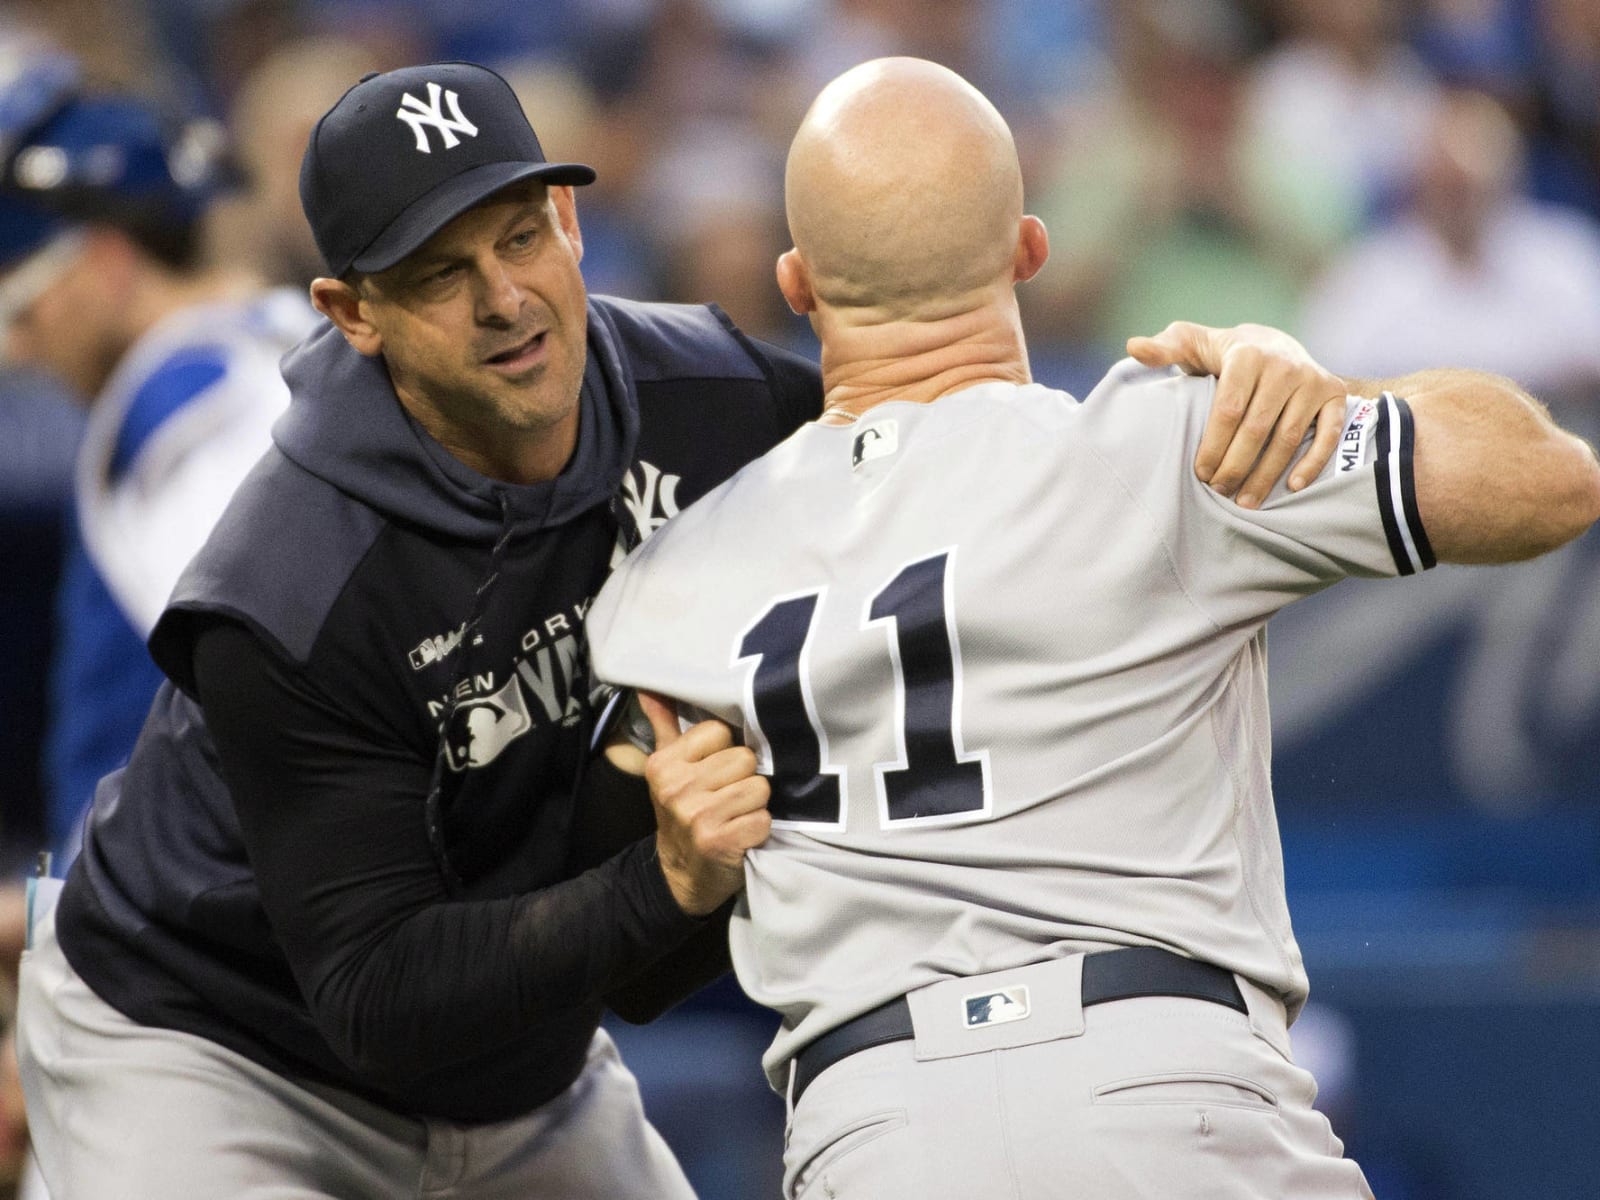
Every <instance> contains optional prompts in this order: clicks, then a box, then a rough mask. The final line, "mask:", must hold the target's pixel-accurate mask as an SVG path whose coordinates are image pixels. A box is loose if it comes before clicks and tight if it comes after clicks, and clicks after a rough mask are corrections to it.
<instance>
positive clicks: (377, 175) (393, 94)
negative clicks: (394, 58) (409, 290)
mask: <svg viewBox="0 0 1600 1200" xmlns="http://www.w3.org/2000/svg"><path fill="white" fill-rule="evenodd" d="M521 179H542V180H545V181H546V182H548V183H552V184H574V185H580V184H586V183H593V182H594V170H593V169H592V168H590V167H586V166H584V165H583V164H582V163H553V162H547V161H546V160H545V156H544V151H543V150H542V149H541V148H540V146H539V139H538V137H537V136H535V134H534V132H533V127H532V126H531V125H529V124H528V118H527V116H526V115H525V114H524V113H523V111H522V105H521V103H520V102H519V101H518V100H517V95H516V93H515V92H514V91H512V90H511V85H510V84H509V83H507V82H506V81H505V80H504V79H502V78H501V77H500V76H499V75H497V74H496V73H495V72H493V71H491V70H489V68H487V67H480V66H478V65H477V64H475V63H467V62H445V63H430V64H427V65H425V66H419V67H402V68H401V69H399V70H397V71H389V72H386V73H384V74H381V75H379V74H373V75H367V76H364V77H363V78H362V80H361V82H359V83H357V84H356V85H355V86H354V87H352V88H351V89H350V90H349V91H347V92H346V93H345V94H344V95H343V96H342V97H340V99H339V102H338V103H337V104H335V105H334V106H333V107H332V108H331V109H329V110H328V111H327V112H326V113H324V114H323V117H322V119H321V120H320V121H318V122H317V125H316V128H315V129H313V130H312V131H311V140H310V142H309V143H308V144H307V146H306V153H305V158H304V159H303V160H302V161H301V164H300V203H301V206H302V207H303V208H304V209H305V213H306V220H307V221H309V222H310V224H311V233H312V236H313V237H314V238H315V239H316V243H317V249H318V250H320V251H321V252H322V257H323V259H324V260H325V261H326V262H327V264H328V271H329V273H330V274H332V275H334V276H339V275H343V274H344V273H345V272H346V271H348V270H349V269H350V268H352V267H354V268H355V269H356V270H358V271H369V272H370V271H382V270H385V269H386V268H388V267H392V266H394V264H395V263H397V262H399V261H400V260H401V259H402V258H404V257H405V256H406V255H408V254H410V253H411V252H412V251H413V250H415V249H417V248H418V247H419V246H421V245H422V244H423V243H424V242H426V241H427V240H428V239H429V238H430V237H432V236H433V235H434V234H435V233H437V232H438V231H439V230H440V229H442V228H443V227H444V226H445V225H447V224H449V223H450V221H452V220H454V219H455V218H456V217H458V216H460V215H461V214H462V213H464V212H466V211H467V209H469V208H472V207H473V206H474V205H476V204H478V203H479V202H481V201H483V200H485V199H487V198H488V197H489V196H491V195H493V194H494V193H495V192H498V191H499V190H500V189H501V188H503V187H505V186H506V185H508V184H511V183H515V182H517V181H518V180H521Z"/></svg>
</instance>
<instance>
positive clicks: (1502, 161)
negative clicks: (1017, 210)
mask: <svg viewBox="0 0 1600 1200" xmlns="http://www.w3.org/2000/svg"><path fill="white" fill-rule="evenodd" d="M51 52H62V53H65V54H67V55H70V56H72V57H73V58H74V59H76V60H77V62H78V63H79V64H81V67H82V70H83V72H84V74H85V75H86V76H87V77H88V78H90V79H92V80H93V81H94V82H95V83H96V84H97V85H99V86H103V87H107V88H118V89H125V90H128V91H131V92H134V93H136V94H138V95H140V96H142V97H144V98H146V99H147V100H149V101H151V102H153V103H156V104H159V105H160V106H162V107H163V108H166V109H169V110H170V111H172V112H174V113H180V112H181V113H189V114H199V115H202V116H205V117H207V118H210V119H211V120H213V121H214V122H216V123H217V126H218V127H219V128H220V129H222V130H225V131H226V132H227V134H228V135H229V138H230V140H231V143H232V146H233V153H234V155H235V156H236V158H237V162H238V165H239V166H240V167H241V168H242V170H243V173H244V176H245V177H246V178H247V179H248V181H249V186H248V188H246V189H244V190H242V191H240V192H239V193H238V194H237V195H235V196H233V197H232V198H230V199H227V200H225V201H222V202H219V203H217V204H215V205H213V206H212V207H211V209H210V211H209V212H208V214H207V217H206V221H207V226H206V230H205V234H206V247H207V248H206V251H205V255H206V257H207V259H208V260H210V261H212V262H214V263H217V264H223V265H225V266H226V267H227V268H228V270H229V271H230V272H233V273H236V274H240V275H249V276H251V277H253V279H254V281H255V282H256V283H257V284H259V285H260V286H262V287H270V286H278V285H287V286H289V287H292V288H294V289H296V290H299V291H303V289H304V286H305V284H306V283H307V282H309V280H310V279H311V278H312V277H313V276H315V275H317V274H319V273H320V264H319V261H318V258H317V255H316V251H315V248H314V246H313V244H312V242H311V238H310V233H309V230H308V229H307V228H306V225H305V221H304V218H303V217H302V215H301V210H300V203H299V195H298V171H299V163H300V158H301V153H302V150H303V148H304V145H305V141H306V138H307V135H308V133H309V131H310V129H311V127H312V125H313V124H314V122H315V121H316V119H317V118H318V117H319V116H320V115H321V114H322V112H324V111H325V110H326V109H327V108H328V107H329V106H330V105H331V104H332V103H333V102H334V101H335V100H336V99H337V98H338V97H339V95H340V94H341V93H342V92H343V91H344V90H345V89H346V88H347V87H348V86H350V85H351V84H353V83H354V82H355V81H356V80H357V79H358V78H359V77H360V76H361V75H362V74H363V73H365V72H367V71H375V70H386V69H389V68H391V67H395V66H399V65H402V64H405V63H411V62H422V61H429V60H437V59H468V60H472V61H477V62H483V63H486V64H489V65H492V66H495V67H496V68H497V69H499V70H500V71H501V72H502V73H503V74H505V75H506V76H507V77H508V78H509V79H510V80H511V81H512V82H513V84H514V85H515V86H516V88H517V89H518V91H519V93H520V94H521V96H522V98H523V102H524V105H525V107H526V109H527V111H528V113H529V114H530V116H531V118H532V121H533V123H534V126H535V128H536V129H537V130H538V132H539V134H540V137H541V139H542V141H543V143H544V147H545V150H546V152H547V154H548V156H549V157H550V158H551V159H553V160H561V159H565V160H577V161H581V162H586V163H589V164H591V165H592V166H594V167H595V169H596V170H597V171H598V174H599V180H598V182H597V183H595V184H594V185H593V186H592V187H589V188H586V189H585V190H584V191H583V193H582V194H581V196H580V197H579V219H580V221H581V224H582V229H583V243H584V274H585V276H586V279H587V282H588V285H589V287H590V289H591V290H592V291H597V292H609V293H614V294H620V295H625V296H634V297H640V298H649V299H663V300H682V301H704V300H715V301H717V302H718V303H720V304H721V305H722V306H723V307H724V308H726V309H727V310H728V312H729V313H730V314H731V315H732V316H733V317H734V319H735V320H736V321H737V322H738V323H739V324H740V325H742V326H743V327H744V328H745V329H746V330H748V331H750V332H751V333H753V334H755V335H757V336H759V337H763V338H766V339H768V340H771V341H775V342H779V343H784V344H788V345H792V346H795V347H797V348H800V349H801V350H802V351H805V350H808V349H810V348H811V346H812V342H811V334H810V331H809V328H808V327H807V325H806V324H805V322H804V321H803V320H800V319H799V318H796V317H794V316H793V315H792V314H790V313H789V311H788V310H787V308H786V307H785V305H784V303H783V301H782V298H781V297H780V295H779V293H778V290H777V288H776V286H775V284H774V282H773V262H774V260H775V259H776V257H777V255H778V254H779V253H780V252H781V251H782V250H783V249H785V248H786V247H787V245H788V240H787V234H786V231H785V228H784V220H783V156H784V150H785V148H786V146H787V143H788V140H789V137H790V135H791V133H792V131H793V130H794V128H795V126H796V125H797V123H798V121H799V119H800V116H801V114H802V112H803V110H804V107H805V105H806V103H807V102H808V101H809V99H810V97H811V96H813V95H814V94H815V93H816V91H817V89H818V88H819V87H820V86H821V85H822V84H823V83H824V82H826V81H827V80H828V79H830V78H832V77H833V76H834V75H836V74H837V73H838V72H840V71H841V70H843V69H845V68H846V67H848V66H850V65H852V64H854V63H856V62H859V61H862V60H864V59H867V58H872V57H876V56H879V55H883V54H890V53H903V54H913V55H918V56H921V57H925V58H930V59H933V60H936V61H938V62H941V63H944V64H946V65H948V66H950V67H952V68H954V69H955V70H957V71H959V72H961V73H962V74H964V75H965V76H967V77H968V78H969V79H971V80H972V81H973V82H974V83H975V84H977V85H978V86H979V87H980V88H981V89H983V90H984V91H985V92H986V93H987V94H988V95H989V96H991V97H992V98H994V100H995V101H996V103H997V105H998V107H999V108H1000V110H1001V111H1002V113H1004V114H1005V116H1006V117H1007V119H1008V120H1009V121H1010V122H1011V124H1012V126H1013V129H1014V131H1015V133H1016V136H1017V142H1018V145H1019V148H1020V150H1021V152H1022V154H1023V168H1024V174H1025V178H1026V180H1027V185H1028V190H1029V205H1028V207H1029V209H1030V210H1031V211H1033V212H1036V213H1038V214H1039V215H1040V216H1041V217H1043V219H1044V220H1045V223H1046V225H1047V226H1048V228H1049V230H1050V234H1051V246H1052V255H1051V260H1050V263H1049V265H1048V266H1047V267H1046V269H1045V270H1044V272H1043V273H1042V274H1041V275H1040V276H1039V278H1038V279H1036V280H1035V281H1034V282H1032V283H1031V284H1030V285H1029V286H1028V287H1027V288H1025V289H1024V290H1023V293H1022V296H1023V302H1024V305H1025V316H1026V319H1027V322H1028V328H1029V339H1030V343H1031V346H1032V347H1033V354H1034V364H1033V365H1034V373H1035V375H1036V376H1037V377H1039V378H1040V379H1041V380H1043V381H1045V382H1048V383H1050V384H1053V385H1055V386H1060V387H1064V388H1066V389H1068V390H1071V391H1077V392H1079V393H1080V394H1081V393H1082V391H1083V390H1086V389H1087V386H1088V385H1089V384H1091V383H1092V382H1093V381H1094V380H1095V379H1097V378H1098V377H1099V376H1100V375H1101V374H1102V373H1103V371H1104V369H1105V368H1106V366H1108V365H1109V363H1110V362H1111V361H1112V360H1113V359H1114V358H1116V357H1118V356H1120V354H1121V346H1122V344H1123V342H1124V340H1125V339H1126V338H1127V337H1128V336H1130V335H1133V334H1139V333H1153V332H1155V331H1157V330H1159V329H1160V328H1161V327H1163V326H1164V325H1165V324H1166V323H1167V322H1168V321H1170V320H1173V319H1177V318H1180V317H1181V318H1185V319H1190V320H1196V321H1201V322H1205V323H1210V324H1219V325H1226V324H1233V323H1237V322H1241V321H1259V322H1264V323H1268V324H1272V325H1276V326H1279V327H1281V328H1285V329H1287V330H1289V331H1291V332H1293V333H1295V334H1297V335H1298V336H1299V337H1300V338H1301V339H1302V340H1303V341H1304V342H1305V343H1306V344H1307V346H1308V347H1309V348H1310V349H1311V351H1312V352H1313V353H1314V354H1315V355H1317V356H1318V357H1319V358H1320V359H1321V360H1322V361H1323V362H1324V363H1325V364H1326V365H1327V366H1329V367H1331V368H1332V369H1334V370H1336V371H1338V372H1340V373H1343V374H1346V375H1351V376H1357V377H1368V376H1371V377H1376V376H1390V375H1397V374H1402V373H1404V372H1407V371H1410V370H1414V369H1419V368H1423V367H1427V366H1433V365H1439V364H1444V363H1449V364H1453V365H1460V366H1472V367H1479V368H1484V369H1488V370H1494V371H1498V372H1501V373H1504V374H1506V375H1510V376H1512V377H1513V378H1515V379H1517V380H1518V381H1519V382H1520V383H1522V384H1523V385H1525V386H1527V387H1528V388H1530V389H1531V390H1532V391H1533V392H1535V394H1538V395H1541V396H1544V397H1546V398H1550V399H1558V398H1559V399H1560V400H1562V401H1563V402H1571V403H1578V404H1585V403H1589V404H1594V405H1595V406H1596V407H1600V2H1597V0H451V2H449V3H440V2H438V0H0V76H3V75H6V74H8V73H14V72H15V71H16V70H18V69H19V64H20V65H23V66H25V65H26V64H27V63H28V62H30V61H33V60H35V59H38V58H40V57H42V56H45V55H47V54H49V53H51ZM3 117H4V114H3V113H0V118H3ZM0 232H3V231H0ZM57 374H59V372H58V373H57ZM97 386H98V385H96V387H82V386H79V387H76V388H75V387H74V381H73V380H71V379H60V378H55V377H54V376H52V375H51V374H50V373H48V372H41V371H38V370H27V369H22V368H19V367H17V366H16V365H7V364H0V549H3V553H4V556H5V562H6V570H5V571H4V572H0V621H4V622H5V623H6V624H5V628H6V629H7V631H8V632H9V633H11V634H12V637H11V638H9V639H8V642H9V646H8V650H7V653H6V654H5V655H3V656H0V728H3V729H4V730H5V734H4V735H3V736H0V869H3V870H4V873H5V875H6V877H8V878H15V877H16V875H17V874H19V873H20V872H21V870H22V869H23V865H24V863H25V862H26V860H27V859H28V858H29V857H30V856H31V854H32V852H33V850H34V849H36V848H37V847H38V846H40V845H42V844H45V843H46V842H47V841H50V840H51V831H50V830H49V829H48V828H47V824H46V817H45V812H46V809H47V806H48V804H49V802H50V801H51V797H50V796H49V794H48V793H49V791H50V788H51V786H52V785H51V784H50V783H49V782H48V780H49V775H48V773H46V775H45V776H44V778H45V780H46V782H44V783H41V763H40V757H41V756H40V751H39V747H40V745H41V744H43V743H44V741H45V739H46V738H47V737H48V730H46V729H45V728H44V725H45V723H46V720H47V718H46V715H45V714H46V713H47V712H48V711H49V706H48V705H47V704H46V703H45V702H44V700H43V691H44V688H45V684H44V682H43V681H44V678H45V673H46V663H47V661H48V658H49V655H50V647H51V644H52V637H53V636H55V633H56V631H57V621H56V619H55V617H54V616H53V608H52V606H53V605H54V604H55V603H56V601H55V600H54V599H53V597H54V596H55V594H56V592H55V589H56V585H57V579H58V576H59V574H60V573H61V571H62V569H63V565H62V564H63V562H64V558H63V551H62V546H63V545H64V544H69V543H70V540H71V539H70V536H69V535H70V532H71V527H72V525H73V521H74V517H73V516H72V515H71V514H72V509H71V502H70V497H71V494H72V491H73V486H74V484H73V473H74V455H75V447H76V445H77V442H78V439H79V438H80V436H81V429H82V425H83V417H82V410H83V409H84V408H85V407H87V405H88V404H89V398H90V396H92V395H93V394H94V392H95V391H96V390H97ZM85 392H86V393H88V394H87V395H83V394H76V393H85ZM69 565H70V564H69ZM58 699H59V698H58ZM69 699H70V697H69ZM58 707H59V704H58ZM55 799H56V801H57V803H59V801H60V798H59V797H56V798H55ZM57 833H59V831H57ZM4 904H5V898H4V895H0V907H3V905H4ZM8 924H15V922H14V921H13V920H9V918H8V916H7V914H6V913H5V912H3V911H0V936H4V929H5V927H6V926H7V925H8ZM3 993H4V989H3V988H0V995H3ZM0 1017H3V1014H0ZM0 1024H3V1021H0ZM3 1082H4V1081H3V1080H0V1094H4V1092H5V1089H4V1087H3ZM16 1124H17V1122H16V1121H15V1119H14V1118H13V1119H9V1120H7V1121H5V1122H0V1135H3V1134H4V1133H5V1131H6V1130H9V1129H12V1128H15V1126H16ZM7 1151H8V1147H5V1146H0V1161H3V1160H5V1159H6V1158H7V1157H8V1154H7Z"/></svg>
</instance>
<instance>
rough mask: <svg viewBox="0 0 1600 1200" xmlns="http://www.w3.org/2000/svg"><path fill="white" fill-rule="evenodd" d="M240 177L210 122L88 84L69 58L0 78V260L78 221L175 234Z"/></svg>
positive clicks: (43, 59) (37, 63) (51, 59)
mask: <svg viewBox="0 0 1600 1200" xmlns="http://www.w3.org/2000/svg"><path fill="white" fill-rule="evenodd" d="M239 182H240V175H239V173H238V171H237V169H236V168H235V167H234V165H233V163H232V161H231V159H230V157H229V156H228V154H227V151H226V146H225V139H224V137H223V135H222V130H221V126H220V125H218V124H217V123H216V122H214V121H206V120H191V121H186V122H171V121H168V120H166V119H164V117H163V115H162V114H161V112H159V111H158V110H157V109H156V108H155V107H153V106H152V105H151V104H150V103H149V102H147V101H144V100H141V99H137V98H135V97H132V96H126V95H117V94H109V93H106V94H100V93H94V92H91V91H89V90H87V89H86V88H85V87H84V85H83V80H82V77H81V75H80V74H79V71H78V69H77V66H76V65H75V64H74V63H73V62H72V61H71V60H70V59H66V58H62V57H59V56H48V57H41V58H36V59H34V60H33V61H32V62H30V63H29V64H28V65H26V66H25V67H23V68H22V69H21V70H19V71H17V72H15V73H14V74H13V75H12V76H11V77H10V78H9V79H7V80H4V81H0V266H3V265H4V264H5V263H7V262H10V261H15V260H16V259H18V258H20V257H22V256H23V255H26V254H28V253H30V252H31V251H32V250H34V249H36V248H38V247H39V246H40V245H42V244H43V243H44V242H45V241H47V240H48V239H49V238H50V237H51V236H52V235H53V233H55V232H56V231H57V230H58V229H59V228H60V227H61V226H62V225H64V224H70V223H75V222H85V221H88V222H97V223H104V224H111V225H116V226H119V227H121V228H125V229H128V230H130V231H133V232H136V233H144V234H147V235H153V236H157V237H160V236H163V235H170V234H173V233H179V234H181V233H182V232H183V231H186V230H188V229H189V228H191V227H192V226H193V225H194V224H195V222H196V220H197V219H198V218H199V216H200V214H201V213H203V212H204V211H205V210H206V208H207V207H208V206H209V205H210V204H211V202H212V201H213V200H214V199H215V198H216V197H217V196H218V195H220V194H222V193H223V192H226V191H228V190H230V189H232V188H233V187H235V186H237V185H238V183H239Z"/></svg>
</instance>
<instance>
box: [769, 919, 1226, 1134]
mask: <svg viewBox="0 0 1600 1200" xmlns="http://www.w3.org/2000/svg"><path fill="white" fill-rule="evenodd" d="M1139 996H1180V997H1183V998H1185V999H1189V1000H1209V1001H1211V1003H1213V1004H1221V1005H1225V1006H1226V1007H1228V1008H1231V1009H1235V1010H1237V1011H1238V1012H1248V1011H1249V1010H1248V1009H1246V1008H1245V1003H1244V997H1243V996H1242V995H1241V994H1240V992H1239V984H1238V983H1237V981H1235V979H1234V978H1233V973H1232V972H1231V971H1224V970H1223V969H1222V968H1221V967H1216V966H1212V965H1211V964H1210V963H1207V962H1200V961H1199V960H1198V959H1193V958H1184V957H1183V956H1182V955H1181V954H1174V953H1172V952H1171V951H1170V950H1163V949H1161V948H1160V947H1159V946H1128V947H1126V948H1124V949H1121V950H1104V951H1101V952H1100V953H1098V954H1088V955H1085V956H1084V959H1083V1007H1085V1008H1088V1007H1089V1006H1090V1005H1093V1004H1105V1003H1106V1002H1107V1001H1110V1000H1132V999H1134V998H1135V997H1139ZM915 1036H916V1033H915V1031H914V1030H913V1029H912V1028H911V1006H910V1005H909V1004H907V1003H906V999H905V997H904V996H902V997H900V998H899V999H898V1000H891V1001H889V1003H887V1004H884V1005H880V1006H879V1007H877V1008H875V1009H873V1010H872V1011H871V1012H865V1013H862V1014H861V1015H860V1016H859V1017H857V1018H856V1019H855V1020H853V1021H846V1022H845V1023H844V1024H843V1025H840V1026H839V1027H838V1028H837V1029H830V1030H829V1031H828V1032H827V1033H825V1034H823V1035H822V1036H821V1037H819V1038H818V1039H817V1040H816V1041H814V1042H812V1043H811V1044H810V1045H808V1046H807V1047H806V1048H805V1049H803V1050H801V1051H800V1053H799V1054H797V1055H796V1056H795V1060H794V1103H796V1104H798V1103H799V1102H800V1096H801V1093H803V1092H804V1091H805V1090H806V1088H808V1087H810V1086H811V1081H812V1080H814V1079H815V1078H816V1077H817V1076H818V1075H821V1074H822V1073H823V1072H824V1071H826V1070H827V1069H828V1068H829V1067H831V1066H833V1064H834V1063H836V1062H838V1061H839V1060H840V1059H841V1058H846V1057H848V1056H849V1055H852V1054H855V1053H856V1052H857V1051H859V1050H866V1049H869V1048H870V1047H872V1046H882V1045H884V1044H885V1043H887V1042H901V1041H905V1040H906V1039H907V1038H911V1037H915Z"/></svg>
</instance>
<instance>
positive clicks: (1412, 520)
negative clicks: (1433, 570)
mask: <svg viewBox="0 0 1600 1200" xmlns="http://www.w3.org/2000/svg"><path fill="white" fill-rule="evenodd" d="M1378 406H1379V409H1378V427H1377V439H1376V440H1377V455H1376V459H1377V461H1376V463H1375V464H1374V465H1375V468H1376V472H1375V473H1376V476H1377V481H1378V512H1379V513H1380V514H1381V515H1382V517H1383V532H1384V536H1385V537H1387V538H1388V539H1389V552H1390V553H1391V554H1393V555H1394V565H1395V567H1396V568H1398V570H1399V572H1400V574H1402V575H1415V574H1416V573H1417V572H1418V571H1426V570H1427V569H1428V568H1429V567H1431V566H1433V565H1434V562H1435V561H1436V560H1435V559H1434V557H1433V547H1432V546H1431V545H1429V544H1428V534H1427V531H1426V530H1424V529H1423V528H1422V516H1421V514H1420V513H1418V511H1417V485H1416V480H1415V479H1414V478H1413V476H1412V467H1411V458H1412V451H1413V447H1414V446H1415V443H1416V429H1415V427H1414V425H1413V423H1412V418H1411V406H1410V405H1408V404H1407V403H1406V402H1405V401H1404V400H1402V399H1400V397H1398V396H1396V395H1394V394H1393V393H1392V392H1384V393H1383V395H1381V396H1380V397H1379V398H1378Z"/></svg>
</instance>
